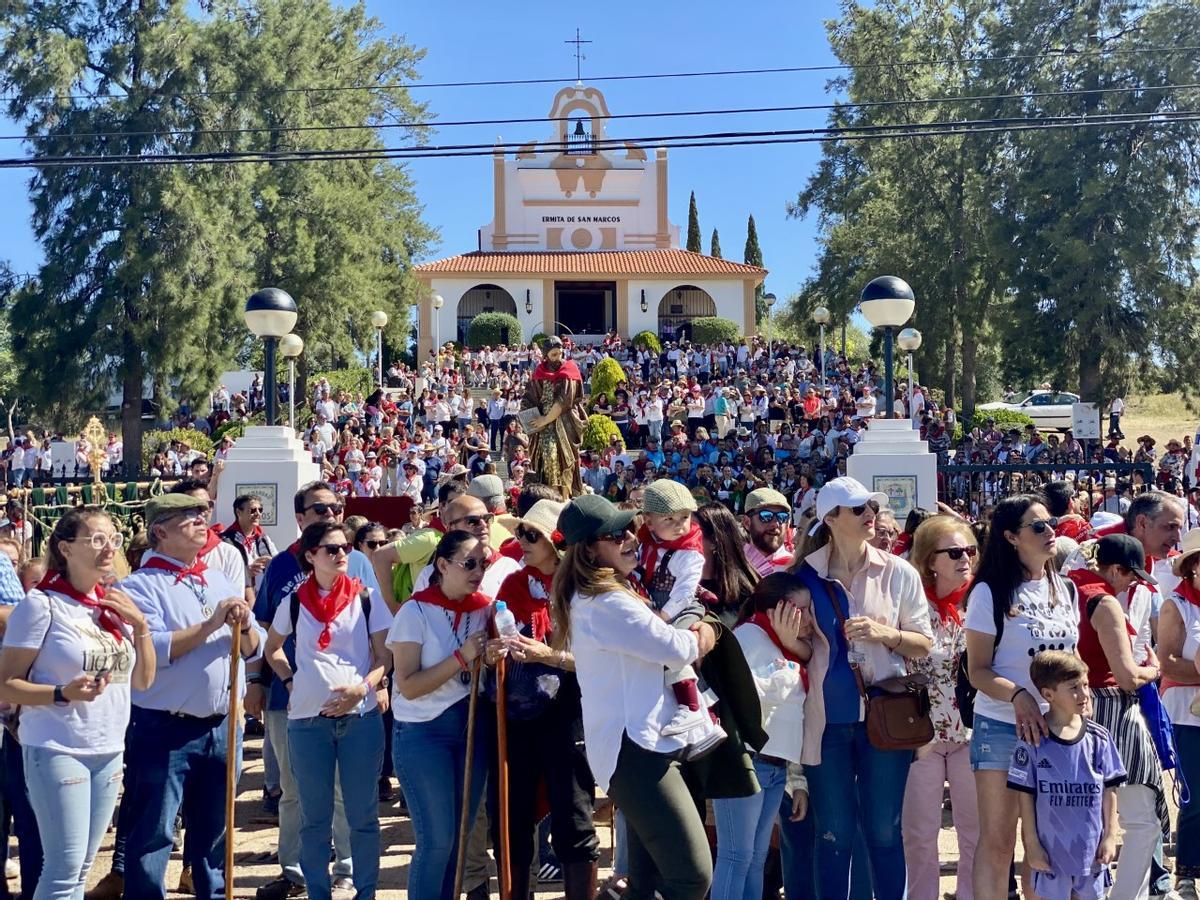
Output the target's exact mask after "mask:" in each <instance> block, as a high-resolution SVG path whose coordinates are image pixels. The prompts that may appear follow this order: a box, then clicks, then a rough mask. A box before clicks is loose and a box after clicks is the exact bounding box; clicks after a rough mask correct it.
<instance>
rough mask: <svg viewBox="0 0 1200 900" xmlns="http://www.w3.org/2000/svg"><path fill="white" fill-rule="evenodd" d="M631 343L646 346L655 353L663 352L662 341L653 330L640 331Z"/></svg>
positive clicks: (636, 345)
mask: <svg viewBox="0 0 1200 900" xmlns="http://www.w3.org/2000/svg"><path fill="white" fill-rule="evenodd" d="M630 343H632V344H633V346H635V347H645V348H646V349H647V350H649V351H650V352H651V353H654V354H658V353H662V341H660V340H659V339H658V335H657V334H655V333H654V332H653V331H639V332H638V333H637V334H635V335H634V336H633V340H632V341H630Z"/></svg>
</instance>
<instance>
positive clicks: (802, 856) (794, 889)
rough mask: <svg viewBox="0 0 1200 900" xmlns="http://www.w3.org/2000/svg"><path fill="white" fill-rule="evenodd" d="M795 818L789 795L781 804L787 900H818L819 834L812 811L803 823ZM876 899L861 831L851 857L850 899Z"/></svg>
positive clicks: (782, 862) (781, 861) (781, 850)
mask: <svg viewBox="0 0 1200 900" xmlns="http://www.w3.org/2000/svg"><path fill="white" fill-rule="evenodd" d="M791 816H792V798H791V797H789V796H788V795H787V794H786V793H785V794H784V795H783V797H782V798H780V804H779V867H780V868H781V869H782V870H783V896H784V900H814V898H815V897H816V896H817V876H816V871H815V867H814V865H813V853H814V851H815V849H816V848H815V844H816V833H815V832H814V831H813V814H812V810H811V809H810V810H809V813H808V815H807V816H805V817H804V818H803V819H801V820H800V821H799V822H793V821H792V819H791ZM872 896H873V893H872V891H871V867H870V864H869V863H868V862H867V845H866V843H864V841H863V836H862V829H861V828H859V829H858V834H857V835H855V837H854V850H853V851H852V853H851V855H850V900H871V898H872Z"/></svg>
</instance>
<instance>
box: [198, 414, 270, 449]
mask: <svg viewBox="0 0 1200 900" xmlns="http://www.w3.org/2000/svg"><path fill="white" fill-rule="evenodd" d="M283 415H284V417H285V418H286V416H287V410H286V409H285V410H284V411H283ZM245 433H246V423H245V421H244V420H242V419H229V420H228V421H226V422H222V423H221V424H220V425H218V426H217V427H216V428H214V429H213V433H212V442H213V444H214V445H216V444H218V443H220V441H221V438H223V437H225V435H229V436H230V437H231V438H233V440H235V441H236V440H237V439H238V438H240V437H241V436H242V435H243V434H245Z"/></svg>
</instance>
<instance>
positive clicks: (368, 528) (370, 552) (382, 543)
mask: <svg viewBox="0 0 1200 900" xmlns="http://www.w3.org/2000/svg"><path fill="white" fill-rule="evenodd" d="M389 543H390V541H388V539H387V530H386V529H385V528H384V527H383V526H382V525H380V524H379V523H378V522H368V523H367V524H366V525H363V526H361V527H360V528H359V529H358V530H357V531H356V532H354V549H355V550H357V551H358V552H359V553H362V554H364V555H365V556H366V558H367V559H368V560H369V559H371V558H373V557H374V556H375V552H376V551H377V550H378V549H379V548H380V547H386V546H387V545H388V544H389ZM386 662H387V666H388V670H389V673H390V670H391V663H392V658H391V654H390V653H389V654H388V655H387V659H386ZM394 721H395V720H394V719H393V718H392V709H391V705H390V704H386V705H384V709H383V740H384V747H383V770H382V771H381V772H380V775H379V799H380V800H384V801H388V800H392V799H394V798H395V791H394V789H393V788H392V776H393V775H394V774H395V773H396V770H395V767H394V766H393V764H392V726H393V724H394Z"/></svg>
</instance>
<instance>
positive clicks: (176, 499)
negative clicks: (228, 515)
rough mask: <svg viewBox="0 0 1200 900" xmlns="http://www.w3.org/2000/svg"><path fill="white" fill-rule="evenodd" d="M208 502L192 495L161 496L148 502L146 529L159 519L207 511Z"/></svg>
mask: <svg viewBox="0 0 1200 900" xmlns="http://www.w3.org/2000/svg"><path fill="white" fill-rule="evenodd" d="M207 509H208V501H207V500H201V499H200V498H199V497H193V496H192V495H191V494H160V495H159V496H157V497H151V498H150V499H149V500H147V501H146V527H147V528H149V527H150V526H151V525H153V524H154V523H155V522H157V521H158V520H159V519H165V518H167V517H168V516H174V515H178V514H179V513H183V512H187V511H189V510H207Z"/></svg>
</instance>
